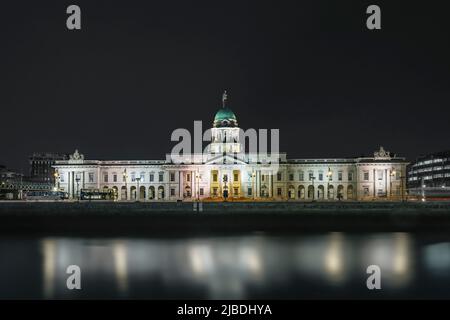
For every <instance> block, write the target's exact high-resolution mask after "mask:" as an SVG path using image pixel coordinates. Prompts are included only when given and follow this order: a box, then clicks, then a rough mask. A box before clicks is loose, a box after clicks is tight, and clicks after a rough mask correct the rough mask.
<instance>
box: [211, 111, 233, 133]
mask: <svg viewBox="0 0 450 320" xmlns="http://www.w3.org/2000/svg"><path fill="white" fill-rule="evenodd" d="M237 125H238V123H237V118H236V115H235V114H234V112H233V111H231V109H228V108H221V109H220V110H219V111H217V113H216V116H215V117H214V123H213V126H214V127H216V128H218V127H237Z"/></svg>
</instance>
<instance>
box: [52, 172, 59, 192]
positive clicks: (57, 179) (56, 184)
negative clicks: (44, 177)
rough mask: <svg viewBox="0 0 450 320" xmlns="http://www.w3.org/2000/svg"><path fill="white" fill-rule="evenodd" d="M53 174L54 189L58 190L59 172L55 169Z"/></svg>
mask: <svg viewBox="0 0 450 320" xmlns="http://www.w3.org/2000/svg"><path fill="white" fill-rule="evenodd" d="M53 176H54V177H55V191H59V178H60V177H59V172H58V171H55V173H54V174H53Z"/></svg>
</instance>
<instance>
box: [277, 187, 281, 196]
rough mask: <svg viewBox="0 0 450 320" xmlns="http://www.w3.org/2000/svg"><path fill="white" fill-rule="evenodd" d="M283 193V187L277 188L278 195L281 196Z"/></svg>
mask: <svg viewBox="0 0 450 320" xmlns="http://www.w3.org/2000/svg"><path fill="white" fill-rule="evenodd" d="M281 194H282V190H281V188H277V196H279V197H281Z"/></svg>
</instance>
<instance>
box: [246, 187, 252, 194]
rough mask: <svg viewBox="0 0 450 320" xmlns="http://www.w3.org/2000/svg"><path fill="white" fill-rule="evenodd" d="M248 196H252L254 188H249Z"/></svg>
mask: <svg viewBox="0 0 450 320" xmlns="http://www.w3.org/2000/svg"><path fill="white" fill-rule="evenodd" d="M247 194H248V195H249V196H251V195H252V188H248V189H247Z"/></svg>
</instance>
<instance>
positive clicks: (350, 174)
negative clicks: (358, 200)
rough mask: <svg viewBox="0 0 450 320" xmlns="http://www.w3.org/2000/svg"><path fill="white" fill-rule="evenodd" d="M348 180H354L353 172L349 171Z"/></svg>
mask: <svg viewBox="0 0 450 320" xmlns="http://www.w3.org/2000/svg"><path fill="white" fill-rule="evenodd" d="M348 181H353V172H349V173H348Z"/></svg>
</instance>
